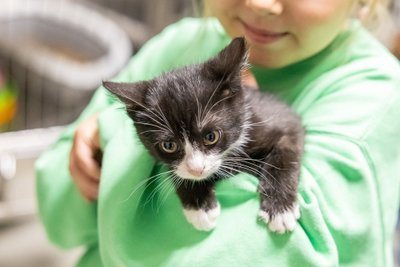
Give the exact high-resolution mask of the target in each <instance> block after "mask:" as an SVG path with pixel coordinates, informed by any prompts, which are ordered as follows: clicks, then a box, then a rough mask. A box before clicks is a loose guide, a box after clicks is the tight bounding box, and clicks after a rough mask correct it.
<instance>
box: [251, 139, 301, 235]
mask: <svg viewBox="0 0 400 267" xmlns="http://www.w3.org/2000/svg"><path fill="white" fill-rule="evenodd" d="M289 140H290V139H289V138H288V137H286V136H284V137H282V138H281V140H280V141H279V142H278V143H277V144H276V145H275V147H274V148H273V150H272V151H271V152H270V153H269V154H268V156H267V157H266V158H265V164H264V167H263V168H262V170H261V172H262V173H263V174H264V175H263V176H262V177H261V178H260V184H259V190H260V200H261V203H260V212H259V216H260V217H261V218H262V219H263V220H264V222H265V223H267V224H268V225H269V228H270V230H271V231H273V232H278V233H284V232H286V231H293V230H294V228H295V226H296V224H297V219H299V218H300V209H299V205H298V203H297V186H298V177H299V172H300V158H301V149H299V146H296V145H295V144H294V143H293V142H290V141H289Z"/></svg>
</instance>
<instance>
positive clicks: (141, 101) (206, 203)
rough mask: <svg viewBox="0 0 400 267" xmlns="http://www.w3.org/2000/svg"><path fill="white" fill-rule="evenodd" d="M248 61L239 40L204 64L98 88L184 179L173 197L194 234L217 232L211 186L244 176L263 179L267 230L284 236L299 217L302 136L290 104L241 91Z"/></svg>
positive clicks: (263, 214) (156, 154)
mask: <svg viewBox="0 0 400 267" xmlns="http://www.w3.org/2000/svg"><path fill="white" fill-rule="evenodd" d="M246 59H247V50H246V44H245V41H244V39H243V38H236V39H234V40H233V41H232V42H231V43H230V45H228V46H227V47H226V48H225V49H224V50H222V51H221V52H220V53H219V54H218V55H217V56H216V57H214V58H212V59H210V60H208V61H206V62H205V63H203V64H197V65H191V66H187V67H184V68H181V69H177V70H174V71H171V72H168V73H165V74H163V75H161V76H159V77H157V78H155V79H153V80H151V81H143V82H137V83H131V84H130V83H113V82H104V83H103V84H104V87H106V88H107V89H108V90H109V91H111V92H112V93H114V94H115V95H116V96H118V97H119V99H120V100H122V101H123V102H124V103H125V104H126V107H127V112H128V114H129V116H130V117H131V118H132V120H133V121H134V122H135V126H136V129H137V132H138V134H139V137H140V139H141V141H142V142H143V144H144V145H145V147H146V148H147V149H148V150H149V151H150V153H151V154H152V155H153V156H154V157H155V158H156V159H157V160H159V161H161V162H164V163H166V164H168V165H169V166H170V168H171V169H173V170H174V174H175V175H176V176H178V177H179V178H180V179H181V180H180V183H177V185H176V192H177V194H178V196H179V198H180V200H181V202H182V204H183V207H184V213H185V215H186V218H187V219H188V221H189V222H190V223H192V224H193V225H194V226H195V227H196V228H197V229H200V230H210V229H212V228H213V227H215V222H216V218H217V217H218V215H219V213H220V207H219V203H218V201H217V200H216V198H215V194H214V185H215V183H216V182H217V181H218V180H221V179H223V178H226V177H229V176H230V175H233V174H234V173H237V172H238V171H246V172H249V173H251V174H253V175H255V176H257V177H258V178H259V181H260V182H259V191H260V212H259V216H260V217H261V218H262V219H263V220H264V221H265V222H266V223H268V224H269V226H270V229H271V230H273V231H276V232H285V231H287V230H293V228H294V227H295V225H296V219H298V218H299V216H300V214H299V207H298V204H297V201H296V193H297V184H298V176H299V168H300V160H301V155H302V151H303V139H304V131H303V127H302V126H301V123H300V119H299V117H298V116H297V115H296V114H295V113H294V112H292V111H291V109H290V108H289V107H288V106H286V105H284V104H283V103H281V102H279V101H277V100H276V99H275V98H274V97H273V96H271V95H270V94H267V93H261V92H259V91H257V90H251V89H248V88H244V86H243V85H242V84H241V74H242V71H243V69H244V68H245V66H246ZM218 137H219V139H218ZM216 140H217V141H216ZM214 142H215V144H214ZM174 150H175V151H174ZM167 151H168V152H167Z"/></svg>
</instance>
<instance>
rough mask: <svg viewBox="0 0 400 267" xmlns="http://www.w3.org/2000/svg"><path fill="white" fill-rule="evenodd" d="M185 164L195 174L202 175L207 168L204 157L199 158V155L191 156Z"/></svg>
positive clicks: (189, 171)
mask: <svg viewBox="0 0 400 267" xmlns="http://www.w3.org/2000/svg"><path fill="white" fill-rule="evenodd" d="M185 165H186V169H187V171H188V173H190V174H191V175H193V176H201V175H202V174H203V172H204V169H205V164H204V159H199V157H189V158H188V159H187V160H186V162H185Z"/></svg>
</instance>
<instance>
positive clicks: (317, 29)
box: [207, 0, 354, 68]
mask: <svg viewBox="0 0 400 267" xmlns="http://www.w3.org/2000/svg"><path fill="white" fill-rule="evenodd" d="M353 4H354V0H209V1H207V5H208V7H209V9H210V11H211V13H212V14H213V15H215V16H216V17H217V18H218V19H219V21H220V22H221V24H222V25H223V27H224V28H225V30H226V32H227V33H228V34H229V35H230V36H232V37H237V36H245V38H246V40H247V42H248V43H249V45H250V57H249V60H250V62H251V63H252V64H256V65H259V66H264V67H270V68H278V67H283V66H286V65H289V64H291V63H295V62H297V61H300V60H302V59H305V58H308V57H310V56H312V55H314V54H316V53H317V52H319V51H321V50H322V49H323V48H325V47H326V46H327V45H328V44H329V43H330V42H331V41H332V40H333V39H334V38H335V36H336V35H337V34H338V33H339V32H340V31H341V29H343V27H344V26H345V23H346V21H347V19H348V18H349V16H350V14H351V10H352V7H353Z"/></svg>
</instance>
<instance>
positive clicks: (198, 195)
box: [176, 180, 220, 231]
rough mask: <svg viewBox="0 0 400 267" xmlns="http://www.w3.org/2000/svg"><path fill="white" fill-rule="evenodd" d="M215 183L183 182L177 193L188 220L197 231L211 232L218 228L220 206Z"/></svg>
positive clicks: (207, 181)
mask: <svg viewBox="0 0 400 267" xmlns="http://www.w3.org/2000/svg"><path fill="white" fill-rule="evenodd" d="M214 184H215V182H214V181H211V180H206V181H191V180H182V182H181V183H180V184H179V185H177V187H176V191H177V194H178V196H179V198H180V200H181V202H182V205H183V208H184V210H183V212H184V214H185V217H186V219H187V220H188V222H190V223H191V224H192V225H193V226H194V227H195V228H196V229H197V230H201V231H209V230H211V229H213V228H214V227H215V226H216V219H217V217H218V216H219V214H220V205H219V203H218V201H217V199H216V198H215V194H214Z"/></svg>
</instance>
